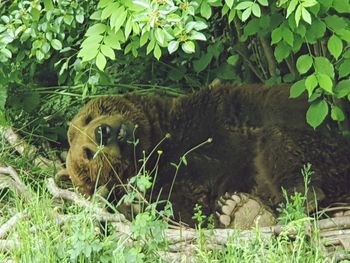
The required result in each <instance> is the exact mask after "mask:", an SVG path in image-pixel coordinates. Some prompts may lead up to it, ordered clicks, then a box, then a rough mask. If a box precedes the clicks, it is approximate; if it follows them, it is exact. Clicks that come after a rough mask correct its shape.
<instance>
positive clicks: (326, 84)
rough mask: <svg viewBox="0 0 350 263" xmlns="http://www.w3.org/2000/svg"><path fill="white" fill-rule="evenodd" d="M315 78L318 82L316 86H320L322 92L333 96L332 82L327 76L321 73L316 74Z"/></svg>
mask: <svg viewBox="0 0 350 263" xmlns="http://www.w3.org/2000/svg"><path fill="white" fill-rule="evenodd" d="M316 77H317V81H318V84H319V85H320V87H321V88H322V89H323V90H325V91H327V92H329V93H331V94H333V82H332V79H331V78H330V77H329V76H328V75H326V74H323V73H318V74H317V75H316Z"/></svg>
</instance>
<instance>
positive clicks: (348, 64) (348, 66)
mask: <svg viewBox="0 0 350 263" xmlns="http://www.w3.org/2000/svg"><path fill="white" fill-rule="evenodd" d="M349 74H350V59H345V60H344V62H343V63H342V64H341V65H340V66H339V78H344V77H346V76H348V75H349Z"/></svg>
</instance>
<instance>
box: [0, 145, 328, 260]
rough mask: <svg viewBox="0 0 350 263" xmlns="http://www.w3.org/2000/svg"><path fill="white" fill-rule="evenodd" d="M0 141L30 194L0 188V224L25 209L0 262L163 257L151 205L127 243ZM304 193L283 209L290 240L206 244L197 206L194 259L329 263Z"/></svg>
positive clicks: (1, 153) (0, 155)
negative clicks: (60, 219)
mask: <svg viewBox="0 0 350 263" xmlns="http://www.w3.org/2000/svg"><path fill="white" fill-rule="evenodd" d="M0 143H1V145H2V146H1V148H0V162H1V163H2V164H5V165H11V166H13V167H14V168H15V169H16V171H18V173H19V175H20V177H21V178H22V180H23V181H24V182H25V183H26V185H27V186H28V187H29V189H30V191H31V193H32V197H33V198H32V200H31V201H30V202H25V201H23V200H21V199H20V198H19V197H17V195H16V194H14V193H12V192H11V191H3V192H2V193H1V200H0V205H1V207H2V209H1V217H0V223H1V224H3V223H5V222H6V221H7V220H8V219H9V218H10V217H11V216H12V215H14V214H16V213H18V212H25V213H27V217H26V218H25V219H23V220H22V221H20V222H19V223H18V224H17V225H16V226H15V227H14V228H13V229H11V231H10V233H9V235H8V237H7V239H8V240H17V241H18V246H15V247H14V249H12V250H10V251H2V252H0V261H1V262H5V261H6V260H14V261H15V262H118V263H119V262H142V263H143V262H163V261H162V259H161V257H160V254H161V253H162V252H164V251H167V247H168V242H167V240H164V238H163V234H162V233H163V230H164V229H165V228H167V224H166V223H164V221H163V220H161V217H160V215H159V213H156V212H155V210H154V206H150V208H148V209H147V208H146V210H145V211H144V212H143V213H141V214H139V215H137V216H136V218H135V220H134V221H133V223H132V226H131V232H132V235H133V237H134V239H135V242H134V243H133V245H132V246H130V245H129V242H128V241H129V238H128V237H125V236H121V235H119V234H118V233H116V232H115V231H114V229H113V227H112V226H111V225H110V224H106V223H100V222H98V221H97V220H96V218H95V215H94V213H93V212H92V211H89V210H88V209H82V208H78V207H77V206H76V205H75V204H62V203H61V202H59V201H57V200H53V199H52V197H51V195H50V194H49V193H48V191H47V189H46V185H45V178H47V177H49V176H53V175H54V172H55V171H53V170H48V169H45V170H43V169H41V168H38V167H35V166H33V165H32V164H31V159H30V158H28V156H19V155H17V154H16V153H15V152H14V150H13V148H12V147H11V146H9V145H8V144H7V143H6V142H5V141H4V140H2V141H0ZM304 172H305V169H304ZM305 196H306V193H304V195H303V194H295V195H294V196H293V197H292V198H289V199H286V200H287V202H286V203H285V206H282V208H281V216H282V218H281V220H282V221H283V222H284V223H286V224H287V225H288V226H290V227H293V229H295V230H296V231H297V234H296V235H295V237H294V238H293V240H292V239H291V238H290V237H288V235H286V234H283V233H282V234H281V235H280V236H279V237H277V238H273V239H270V240H265V239H264V238H263V236H262V235H261V234H260V233H259V231H258V230H255V236H254V238H253V239H252V240H251V241H249V242H248V241H242V240H240V239H239V235H237V236H232V237H231V238H230V240H229V242H228V243H227V244H226V246H225V247H224V248H222V249H218V250H212V249H209V247H208V245H207V242H206V237H205V235H204V234H203V229H204V228H203V227H202V223H203V220H205V219H206V217H205V216H204V215H202V214H201V211H200V207H197V209H196V212H195V218H196V219H197V221H198V222H199V224H198V227H197V230H198V242H197V245H196V246H195V249H194V256H195V259H196V260H197V262H332V261H333V260H332V259H327V258H325V257H324V255H323V254H322V253H321V250H320V249H319V247H318V246H317V245H315V244H317V242H318V240H319V237H318V233H317V231H315V233H314V234H313V235H312V236H311V238H310V237H308V236H307V235H306V233H305V230H304V227H303V226H304V222H306V221H309V222H314V219H312V218H309V217H308V216H307V215H306V214H305V212H304V210H305V209H304V205H305V200H306V199H305ZM57 212H59V213H63V212H65V213H66V214H68V215H70V216H71V220H69V221H67V223H65V224H63V225H60V224H58V223H57V222H56V220H55V213H57ZM209 231H210V230H209ZM179 234H180V233H179ZM175 262H178V261H175ZM184 262H185V261H184Z"/></svg>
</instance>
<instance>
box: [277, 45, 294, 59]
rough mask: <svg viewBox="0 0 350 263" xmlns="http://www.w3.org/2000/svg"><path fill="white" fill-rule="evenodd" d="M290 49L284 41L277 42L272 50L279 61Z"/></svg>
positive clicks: (286, 55)
mask: <svg viewBox="0 0 350 263" xmlns="http://www.w3.org/2000/svg"><path fill="white" fill-rule="evenodd" d="M290 51H291V50H290V47H289V46H287V45H286V44H285V43H284V42H279V43H278V44H277V46H276V48H275V51H274V54H275V58H276V60H277V62H281V61H282V60H283V59H285V58H287V57H288V56H289V54H290Z"/></svg>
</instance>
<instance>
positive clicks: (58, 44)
mask: <svg viewBox="0 0 350 263" xmlns="http://www.w3.org/2000/svg"><path fill="white" fill-rule="evenodd" d="M50 43H51V46H52V47H53V48H54V49H56V50H61V49H62V43H61V41H59V40H58V39H52V40H51V42H50Z"/></svg>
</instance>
